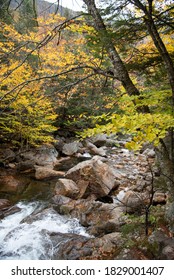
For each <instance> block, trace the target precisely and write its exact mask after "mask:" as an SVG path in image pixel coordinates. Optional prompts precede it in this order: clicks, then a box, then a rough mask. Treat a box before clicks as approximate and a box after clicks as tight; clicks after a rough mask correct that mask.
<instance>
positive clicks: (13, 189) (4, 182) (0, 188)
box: [0, 173, 27, 194]
mask: <svg viewBox="0 0 174 280" xmlns="http://www.w3.org/2000/svg"><path fill="white" fill-rule="evenodd" d="M26 185H27V179H25V178H19V177H17V176H15V175H13V174H11V175H10V174H9V173H6V174H4V175H3V176H0V192H1V193H6V194H7V193H11V194H12V193H17V192H18V193H20V191H22V190H23V189H24V188H25V187H26Z"/></svg>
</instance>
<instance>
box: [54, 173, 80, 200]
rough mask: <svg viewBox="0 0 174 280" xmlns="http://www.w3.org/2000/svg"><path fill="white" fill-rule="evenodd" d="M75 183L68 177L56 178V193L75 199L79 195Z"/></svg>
mask: <svg viewBox="0 0 174 280" xmlns="http://www.w3.org/2000/svg"><path fill="white" fill-rule="evenodd" d="M79 192H80V190H79V188H78V186H77V184H76V183H75V182H74V181H72V180H70V179H64V178H63V179H58V181H57V183H56V186H55V194H56V195H64V196H67V197H70V198H73V199H77V198H78V195H79Z"/></svg>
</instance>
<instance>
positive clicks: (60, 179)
mask: <svg viewBox="0 0 174 280" xmlns="http://www.w3.org/2000/svg"><path fill="white" fill-rule="evenodd" d="M126 141H128V139H123V138H120V137H116V136H115V135H113V136H110V137H108V136H106V135H98V136H96V137H93V138H90V139H88V140H86V141H83V142H79V141H77V140H66V139H64V138H58V139H57V141H56V142H55V144H54V145H43V146H41V147H39V148H35V149H31V150H29V151H23V152H20V153H19V151H18V152H14V151H13V150H11V149H9V148H6V149H1V151H0V159H1V160H0V161H1V163H2V167H1V170H0V171H1V172H0V218H1V222H0V229H1V232H3V234H1V235H0V236H1V238H0V239H1V240H0V258H1V259H13V258H15V259H16V258H19V259H25V258H26V259H174V238H173V232H174V203H173V200H172V199H173V198H172V196H171V194H170V189H169V187H168V186H167V185H166V181H165V180H164V177H163V176H162V175H161V173H160V169H159V167H158V164H157V161H156V153H155V151H154V149H153V148H152V147H149V146H147V147H146V148H144V149H143V150H142V151H141V152H139V153H138V152H137V153H134V152H133V151H129V150H127V149H125V143H126ZM31 203H34V208H32V207H31ZM24 205H25V207H24ZM32 205H33V204H32ZM36 205H37V207H36ZM31 208H32V210H31ZM24 209H25V210H24ZM27 209H30V210H31V211H28V210H27ZM22 213H23V214H22ZM24 213H25V214H24ZM21 217H22V218H21ZM14 220H15V221H16V220H18V223H17V224H16V226H15V225H13V223H12V221H14ZM10 223H11V224H10ZM7 225H8V230H7ZM43 225H46V226H43ZM53 225H54V226H53ZM22 232H25V234H26V233H27V232H28V233H29V235H30V234H31V232H33V234H34V236H35V237H34V238H35V239H37V240H42V241H44V240H45V242H42V243H43V244H40V243H39V242H37V243H32V242H31V243H27V240H28V239H29V238H28V237H27V236H29V235H27V234H26V235H24V236H23V235H22ZM21 236H23V237H22V240H21V239H20V237H21ZM17 240H18V242H17ZM25 240H26V244H25ZM8 242H14V244H15V243H16V244H17V245H16V247H15V249H14V250H13V252H11V251H10V250H9V251H8V252H7V251H5V249H4V248H8V244H9V243H8ZM21 244H22V245H21ZM37 244H40V245H38V248H37ZM26 248H27V250H28V251H29V252H30V253H29V254H24V253H21V252H26V251H27V250H26ZM14 251H15V254H14Z"/></svg>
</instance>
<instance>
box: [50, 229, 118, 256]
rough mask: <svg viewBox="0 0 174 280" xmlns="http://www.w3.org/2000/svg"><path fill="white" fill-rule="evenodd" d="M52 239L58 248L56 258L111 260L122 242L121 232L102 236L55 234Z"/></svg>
mask: <svg viewBox="0 0 174 280" xmlns="http://www.w3.org/2000/svg"><path fill="white" fill-rule="evenodd" d="M62 238H63V240H62ZM51 239H52V242H53V245H54V247H55V248H57V250H55V252H54V257H53V258H54V259H56V260H110V259H113V258H114V256H115V255H116V254H117V248H118V247H119V246H120V245H121V244H122V242H121V234H120V233H112V234H107V235H105V236H103V237H101V238H89V237H85V236H79V235H72V234H66V235H64V236H63V235H62V234H61V235H60V234H53V235H52V236H51ZM57 244H59V246H57Z"/></svg>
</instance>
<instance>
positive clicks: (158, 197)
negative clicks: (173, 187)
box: [153, 192, 167, 205]
mask: <svg viewBox="0 0 174 280" xmlns="http://www.w3.org/2000/svg"><path fill="white" fill-rule="evenodd" d="M166 202H167V195H166V194H165V193H162V192H155V193H154V196H153V205H157V204H166Z"/></svg>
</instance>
